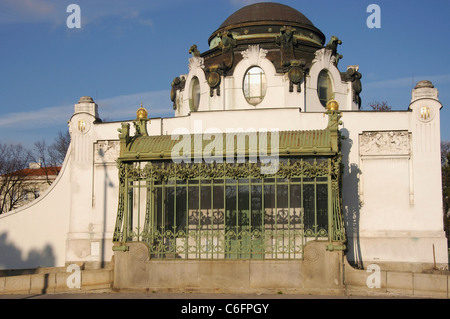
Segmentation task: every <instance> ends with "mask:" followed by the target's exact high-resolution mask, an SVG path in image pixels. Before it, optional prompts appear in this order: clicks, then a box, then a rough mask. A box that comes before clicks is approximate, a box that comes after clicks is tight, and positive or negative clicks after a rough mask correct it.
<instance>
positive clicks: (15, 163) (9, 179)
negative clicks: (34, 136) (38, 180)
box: [0, 144, 31, 214]
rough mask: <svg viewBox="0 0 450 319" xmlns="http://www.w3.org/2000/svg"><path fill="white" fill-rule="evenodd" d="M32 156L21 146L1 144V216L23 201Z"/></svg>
mask: <svg viewBox="0 0 450 319" xmlns="http://www.w3.org/2000/svg"><path fill="white" fill-rule="evenodd" d="M30 158H31V154H30V152H29V151H28V150H27V149H25V148H24V147H23V146H22V145H21V144H0V214H1V213H5V212H7V211H10V210H12V209H14V208H16V207H17V205H18V204H19V203H20V202H21V201H23V199H24V197H25V196H26V193H27V192H28V191H27V190H26V189H25V188H24V187H23V186H24V183H25V180H26V178H27V174H28V171H27V170H26V168H27V167H28V163H29V161H30Z"/></svg>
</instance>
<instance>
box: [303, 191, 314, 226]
mask: <svg viewBox="0 0 450 319" xmlns="http://www.w3.org/2000/svg"><path fill="white" fill-rule="evenodd" d="M314 206H315V205H314V185H311V184H305V185H303V207H304V210H305V216H304V221H305V230H307V231H312V232H313V233H315V227H314V226H315V207H314Z"/></svg>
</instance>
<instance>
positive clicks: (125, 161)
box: [0, 3, 448, 289]
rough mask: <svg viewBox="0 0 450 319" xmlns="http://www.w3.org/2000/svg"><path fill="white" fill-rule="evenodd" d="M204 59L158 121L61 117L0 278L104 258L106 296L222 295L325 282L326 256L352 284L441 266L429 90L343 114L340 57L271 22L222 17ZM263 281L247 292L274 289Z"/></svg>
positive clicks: (7, 237)
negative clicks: (111, 288)
mask: <svg viewBox="0 0 450 319" xmlns="http://www.w3.org/2000/svg"><path fill="white" fill-rule="evenodd" d="M208 41H209V45H210V49H209V50H208V51H206V52H203V53H200V52H198V51H197V49H196V46H192V47H191V50H190V52H191V53H192V57H191V58H190V59H189V64H188V66H189V73H187V74H182V75H179V76H177V77H176V78H175V79H174V81H173V83H172V93H171V99H172V101H173V106H174V117H171V118H150V119H148V118H147V111H146V110H145V109H144V108H140V109H139V110H138V112H137V119H136V121H134V122H133V123H117V122H115V123H102V122H101V121H100V120H99V116H98V112H97V105H96V104H95V102H94V101H93V100H92V98H90V97H82V98H81V99H80V101H79V102H78V103H77V104H75V112H74V114H73V116H72V117H71V118H70V120H69V130H70V133H71V146H70V151H69V152H68V154H67V157H66V160H65V162H64V164H63V167H62V170H61V173H60V175H59V176H58V178H57V180H56V181H55V182H54V183H53V184H52V186H51V187H50V189H49V190H48V191H47V192H46V193H45V195H43V196H41V197H40V198H39V199H38V200H36V201H34V202H33V203H31V204H29V205H27V206H26V207H23V208H20V209H17V210H16V211H13V212H10V213H7V214H3V215H0V238H1V237H3V238H2V244H3V247H8V248H11V247H14V249H16V250H17V251H20V253H21V256H22V257H21V259H18V258H12V256H8V252H9V251H11V249H4V250H5V252H4V253H2V254H1V256H2V257H1V259H0V267H2V268H25V267H28V268H29V267H36V266H63V265H65V264H69V263H73V262H80V263H83V262H84V263H89V264H92V265H96V266H101V265H103V264H104V263H109V262H110V261H111V260H112V257H113V255H114V256H115V258H114V262H115V267H116V268H115V273H116V274H115V276H116V277H115V281H116V284H117V285H118V286H119V287H126V286H133V287H149V286H157V285H161V282H164V283H165V284H166V285H169V286H170V285H172V286H176V285H177V283H178V285H180V286H183V285H185V286H189V285H194V286H195V285H204V284H206V285H212V286H211V287H213V285H225V286H226V285H227V284H228V283H229V282H230V281H234V279H236V280H237V281H238V280H239V278H240V276H241V274H243V272H247V271H248V269H256V270H253V271H254V277H253V278H262V277H261V276H259V275H261V274H265V273H267V272H271V273H272V274H275V273H277V276H275V277H273V278H272V279H270V280H273V281H274V282H278V283H280V282H281V285H282V283H286V285H289V284H293V283H295V282H296V279H295V278H296V276H297V275H298V276H299V277H298V278H300V277H301V278H303V279H302V280H303V281H302V285H305V286H304V287H306V286H308V285H307V284H304V282H305V278H306V277H305V276H310V277H308V278H313V279H314V278H315V279H314V280H317V281H318V282H321V283H323V285H324V286H327V285H328V284H329V283H328V280H331V282H333V280H334V278H336V276H337V275H336V273H341V272H342V266H343V262H342V256H344V257H345V259H346V260H348V262H349V263H350V264H351V265H354V266H357V267H365V266H366V265H367V264H373V263H376V264H378V265H380V266H381V267H382V268H384V269H402V270H418V271H421V270H424V269H429V268H431V267H433V266H434V265H437V266H439V267H446V266H447V265H448V249H447V239H446V237H445V233H444V230H443V218H442V214H443V211H442V197H441V196H442V189H441V187H442V186H441V171H440V120H439V113H440V109H441V107H442V105H441V103H440V102H439V99H438V91H437V89H436V88H434V87H433V85H432V84H431V83H430V82H429V81H420V82H419V83H418V84H417V86H416V87H415V89H414V90H412V97H411V101H405V110H404V111H389V112H374V111H361V110H360V103H361V101H360V98H359V93H360V92H361V81H360V79H361V74H360V73H359V72H358V69H359V67H358V66H355V65H349V66H346V67H345V66H343V65H342V62H341V61H339V60H340V55H339V53H338V52H337V48H338V45H339V44H340V43H341V42H340V40H339V39H337V38H335V37H331V40H330V41H329V42H328V44H326V42H325V36H324V35H323V34H322V32H321V31H320V30H319V29H317V28H316V27H315V26H314V25H313V24H312V23H311V21H309V20H308V19H307V18H306V17H305V16H304V15H303V14H301V13H300V12H298V11H297V10H295V9H293V8H290V7H287V6H284V5H281V4H274V3H258V4H253V5H250V6H247V7H244V8H242V9H240V10H238V11H236V12H235V13H234V14H232V15H231V16H230V17H228V18H227V19H226V20H225V21H224V22H223V24H222V25H221V26H220V27H219V28H218V29H217V30H216V31H214V32H213V33H212V35H211V36H210V38H209V40H208ZM330 101H331V102H330ZM134 111H135V110H130V114H131V113H132V112H134ZM149 113H150V116H151V108H149ZM130 124H131V126H130ZM133 124H134V126H133ZM118 130H119V132H118ZM212 137H214V138H212ZM341 137H342V138H343V139H341ZM235 139H236V140H237V142H236V143H237V144H234V140H235ZM240 141H244V142H243V143H242V144H240ZM186 143H188V144H186ZM191 143H192V144H191ZM265 155H267V156H265ZM212 159H214V160H215V161H216V162H215V164H214V162H213V164H211V160H212ZM182 160H184V162H182V163H180V162H181V161H182ZM277 160H279V162H278V161H277ZM261 163H262V164H261ZM264 164H266V165H264ZM341 164H343V165H342V166H341ZM267 166H269V167H271V168H277V169H279V170H278V171H277V170H275V171H270V172H263V171H262V170H261V167H267ZM340 168H341V169H340ZM113 247H114V249H113ZM0 249H2V246H0ZM32 253H34V254H38V255H39V254H40V255H41V256H42V257H43V258H42V259H39V258H34V259H30V258H27V257H26V256H27V255H28V256H29V255H30V254H32ZM199 260H202V262H200V263H199ZM295 262H298V263H295ZM346 262H347V261H345V262H344V263H346ZM298 265H301V266H300V269H301V270H300V272H299V273H298V274H297V272H298ZM308 265H309V266H308ZM330 265H333V266H330ZM212 266H214V267H212ZM130 267H133V268H130ZM242 267H243V268H242ZM252 267H253V268H252ZM308 267H309V268H308ZM331 268H333V269H331ZM126 269H128V270H126ZM130 269H133V276H130V275H129V274H130ZM213 269H215V270H213ZM330 269H331V270H330ZM292 272H294V273H295V274H293V273H292ZM316 272H321V275H320V278H321V279H317V278H319V277H317V276H316V275H317V273H316ZM150 273H152V274H153V275H150ZM256 274H258V275H256ZM283 274H284V275H283ZM296 274H297V275H296ZM217 276H219V277H220V279H217ZM302 276H303V277H302ZM187 277H189V278H196V279H195V280H193V281H194V283H193V282H192V281H191V282H189V283H186V281H185V280H186V278H187ZM263 277H264V276H263ZM171 278H176V280H177V282H176V283H175V282H174V281H173V280H175V279H171ZM180 278H184V279H180ZM211 278H216V279H217V280H218V281H214V280H212V281H211ZM274 278H275V279H274ZM330 278H331V279H330ZM208 280H209V281H208ZM264 280H266V279H264ZM264 280H263V279H254V281H253V282H252V285H253V287H269V286H271V285H276V283H274V282H270V280H269V279H267V280H266V281H264ZM311 280H312V279H311ZM306 281H307V280H306ZM290 282H293V283H290ZM309 285H310V286H314V284H313V283H310V284H309ZM336 285H337V284H336ZM316 286H317V285H316ZM319 286H320V285H319ZM230 287H234V286H230ZM211 289H212V288H211ZM230 289H231V288H230Z"/></svg>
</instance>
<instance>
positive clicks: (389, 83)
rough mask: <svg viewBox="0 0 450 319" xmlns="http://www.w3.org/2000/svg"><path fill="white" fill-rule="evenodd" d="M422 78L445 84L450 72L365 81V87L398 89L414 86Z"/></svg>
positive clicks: (447, 81) (448, 81) (449, 81)
mask: <svg viewBox="0 0 450 319" xmlns="http://www.w3.org/2000/svg"><path fill="white" fill-rule="evenodd" d="M422 80H428V81H431V82H432V83H433V84H435V85H436V84H438V83H440V84H444V83H450V74H441V75H428V76H417V75H414V76H413V75H411V77H404V78H398V79H391V80H385V81H377V82H368V83H363V90H364V89H398V88H411V89H412V88H413V87H414V86H415V85H416V84H417V82H419V81H422Z"/></svg>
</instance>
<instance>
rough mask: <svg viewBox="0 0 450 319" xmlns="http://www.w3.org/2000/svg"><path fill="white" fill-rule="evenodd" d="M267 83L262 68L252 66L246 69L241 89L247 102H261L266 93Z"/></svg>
mask: <svg viewBox="0 0 450 319" xmlns="http://www.w3.org/2000/svg"><path fill="white" fill-rule="evenodd" d="M266 89H267V83H266V75H265V74H264V71H263V69H261V68H260V67H258V66H253V67H251V68H250V69H248V70H247V72H246V73H245V77H244V83H243V91H244V96H245V99H246V100H247V102H248V103H250V104H252V105H256V104H259V103H261V101H262V100H263V99H264V96H265V95H266Z"/></svg>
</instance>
